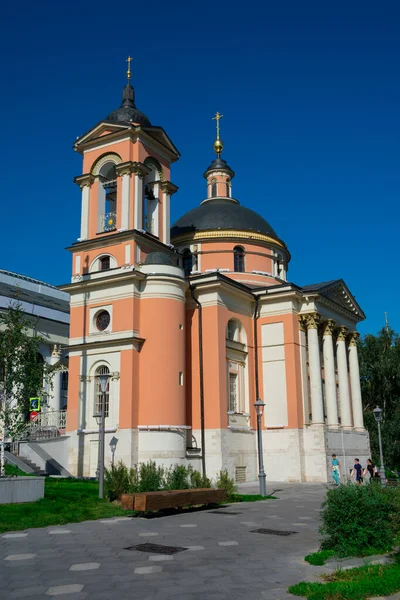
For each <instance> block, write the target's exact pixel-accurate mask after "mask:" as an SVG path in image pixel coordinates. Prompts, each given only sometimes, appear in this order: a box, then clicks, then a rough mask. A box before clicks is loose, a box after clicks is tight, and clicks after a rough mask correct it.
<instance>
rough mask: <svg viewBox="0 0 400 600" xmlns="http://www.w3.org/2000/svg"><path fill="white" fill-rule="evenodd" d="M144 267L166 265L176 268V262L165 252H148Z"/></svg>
mask: <svg viewBox="0 0 400 600" xmlns="http://www.w3.org/2000/svg"><path fill="white" fill-rule="evenodd" d="M144 264H145V265H168V266H170V267H176V261H174V260H173V258H171V257H170V256H168V254H165V252H150V254H148V255H147V256H146V259H145V261H144Z"/></svg>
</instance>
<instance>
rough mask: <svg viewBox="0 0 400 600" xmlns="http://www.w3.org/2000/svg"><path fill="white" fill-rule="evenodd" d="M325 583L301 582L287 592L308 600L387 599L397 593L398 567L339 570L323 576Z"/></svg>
mask: <svg viewBox="0 0 400 600" xmlns="http://www.w3.org/2000/svg"><path fill="white" fill-rule="evenodd" d="M325 580H326V582H325V583H307V582H302V583H298V584H297V585H292V586H291V587H290V588H289V592H290V593H291V594H294V595H296V596H304V597H305V598H307V599H308V600H364V599H365V598H372V597H375V596H389V595H390V594H394V593H396V592H398V591H399V590H400V565H399V564H396V563H394V564H391V565H369V566H365V567H358V568H355V569H348V570H345V571H341V570H338V571H336V572H335V573H332V574H331V575H327V576H325Z"/></svg>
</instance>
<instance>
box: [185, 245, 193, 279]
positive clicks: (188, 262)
mask: <svg viewBox="0 0 400 600" xmlns="http://www.w3.org/2000/svg"><path fill="white" fill-rule="evenodd" d="M182 268H183V270H184V272H185V277H189V275H190V273H191V272H192V268H193V256H192V253H191V252H190V250H189V248H185V250H184V251H183V258H182Z"/></svg>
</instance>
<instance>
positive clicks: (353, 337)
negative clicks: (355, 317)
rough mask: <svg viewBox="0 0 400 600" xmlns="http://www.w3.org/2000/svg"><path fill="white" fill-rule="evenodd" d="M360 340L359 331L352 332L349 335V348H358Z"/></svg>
mask: <svg viewBox="0 0 400 600" xmlns="http://www.w3.org/2000/svg"><path fill="white" fill-rule="evenodd" d="M359 339H360V334H359V333H358V331H350V333H349V346H357V342H358V340H359Z"/></svg>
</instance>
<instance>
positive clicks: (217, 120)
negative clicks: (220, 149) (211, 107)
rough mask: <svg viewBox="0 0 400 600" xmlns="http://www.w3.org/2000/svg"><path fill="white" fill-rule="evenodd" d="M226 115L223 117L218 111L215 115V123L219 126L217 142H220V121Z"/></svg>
mask: <svg viewBox="0 0 400 600" xmlns="http://www.w3.org/2000/svg"><path fill="white" fill-rule="evenodd" d="M223 116H224V115H221V113H219V112H218V111H217V112H216V113H215V117H213V121H216V126H217V140H219V120H220V119H222V117H223Z"/></svg>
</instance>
